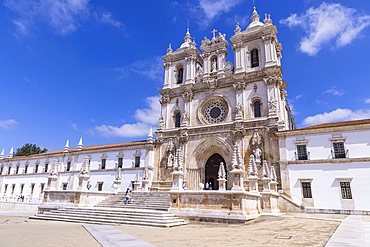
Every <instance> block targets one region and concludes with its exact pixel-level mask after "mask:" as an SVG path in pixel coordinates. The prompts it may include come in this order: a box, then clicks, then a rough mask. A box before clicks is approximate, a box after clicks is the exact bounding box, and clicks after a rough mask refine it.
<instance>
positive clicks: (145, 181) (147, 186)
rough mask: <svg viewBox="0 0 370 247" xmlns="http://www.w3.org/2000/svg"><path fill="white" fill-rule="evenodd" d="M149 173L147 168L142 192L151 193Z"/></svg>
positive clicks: (142, 181) (142, 182)
mask: <svg viewBox="0 0 370 247" xmlns="http://www.w3.org/2000/svg"><path fill="white" fill-rule="evenodd" d="M149 182H150V180H149V171H148V167H147V166H145V169H144V173H143V179H142V180H141V184H142V186H141V190H142V191H149Z"/></svg>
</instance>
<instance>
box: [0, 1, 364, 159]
mask: <svg viewBox="0 0 370 247" xmlns="http://www.w3.org/2000/svg"><path fill="white" fill-rule="evenodd" d="M255 2H256V7H257V11H258V13H259V15H260V16H261V20H262V19H263V18H264V14H265V13H268V14H271V18H272V20H273V24H274V25H276V26H277V28H278V32H279V33H278V39H279V41H280V43H282V45H283V51H282V55H283V59H282V68H283V71H284V74H283V78H284V79H285V80H286V81H287V83H288V88H287V89H286V90H287V92H288V97H287V98H288V100H289V102H290V105H291V107H292V108H293V113H294V116H295V119H296V122H297V125H298V127H304V126H308V125H314V124H319V123H323V122H333V121H343V120H352V119H361V118H370V90H369V86H368V83H370V69H369V65H368V64H369V62H368V58H369V57H370V49H369V44H370V27H369V25H370V1H368V0H357V1H344V0H338V1H326V2H323V1H316V0H306V1H296V0H280V1H260V0H256V1H255ZM252 11H253V3H252V0H248V1H247V0H244V1H243V0H212V1H210V0H199V1H187V2H185V1H181V2H180V1H179V2H176V1H172V2H171V1H92V0H91V1H89V0H28V1H23V0H18V1H15V0H5V1H2V3H1V5H0V33H1V39H0V86H1V91H2V94H1V97H0V105H1V111H0V151H1V149H2V148H4V149H5V156H7V154H8V153H9V151H10V148H11V147H13V146H14V148H17V147H21V146H22V145H23V144H25V143H27V142H29V143H36V144H37V145H39V146H42V147H46V148H48V149H49V151H52V150H61V149H63V147H64V145H65V142H66V140H67V139H69V140H70V147H71V148H73V147H76V146H77V143H78V141H79V138H80V137H83V144H84V146H92V145H100V144H109V143H119V142H126V141H132V140H143V139H146V136H147V133H148V130H149V127H150V126H153V127H154V128H155V127H156V125H157V124H156V123H157V119H158V114H159V109H160V108H159V103H158V99H159V94H158V90H160V89H161V88H162V85H163V67H162V64H163V62H162V60H161V56H163V55H165V53H166V50H167V47H168V44H169V43H171V44H172V48H173V49H177V48H178V47H179V46H180V45H181V43H182V42H183V38H184V36H185V32H186V26H187V19H188V18H189V24H190V33H191V36H192V37H194V38H195V39H196V43H198V48H199V46H200V41H201V40H202V39H203V37H204V36H207V37H208V38H210V37H211V30H212V29H214V28H215V29H217V30H218V31H219V32H222V33H225V34H226V38H228V39H229V38H230V37H231V36H232V35H233V34H234V30H235V24H236V22H240V26H241V28H242V30H244V29H245V28H246V27H247V25H248V24H249V23H250V19H249V18H250V16H251V14H252ZM229 43H231V42H229ZM228 60H229V61H231V62H233V61H234V58H233V53H232V50H231V46H230V47H229V55H228Z"/></svg>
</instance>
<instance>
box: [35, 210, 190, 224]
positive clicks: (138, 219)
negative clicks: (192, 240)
mask: <svg viewBox="0 0 370 247" xmlns="http://www.w3.org/2000/svg"><path fill="white" fill-rule="evenodd" d="M30 219H40V220H59V221H68V222H81V223H89V224H113V225H141V226H158V227H172V226H180V225H185V224H187V222H186V221H184V220H183V219H181V218H179V217H177V216H175V215H173V214H171V213H168V212H167V211H163V212H161V211H159V210H147V209H137V208H133V209H120V208H108V209H106V208H95V207H94V208H77V207H69V208H64V209H57V210H51V211H50V212H44V214H36V215H35V216H31V217H30Z"/></svg>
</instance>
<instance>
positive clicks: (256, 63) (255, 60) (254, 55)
mask: <svg viewBox="0 0 370 247" xmlns="http://www.w3.org/2000/svg"><path fill="white" fill-rule="evenodd" d="M251 64H252V68H254V67H258V66H259V65H260V63H259V61H258V50H257V49H253V50H252V52H251Z"/></svg>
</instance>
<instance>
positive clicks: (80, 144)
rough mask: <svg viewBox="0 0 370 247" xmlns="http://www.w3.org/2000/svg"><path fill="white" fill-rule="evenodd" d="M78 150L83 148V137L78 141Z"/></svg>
mask: <svg viewBox="0 0 370 247" xmlns="http://www.w3.org/2000/svg"><path fill="white" fill-rule="evenodd" d="M77 150H82V137H81V138H80V141H79V142H78V147H77Z"/></svg>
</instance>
